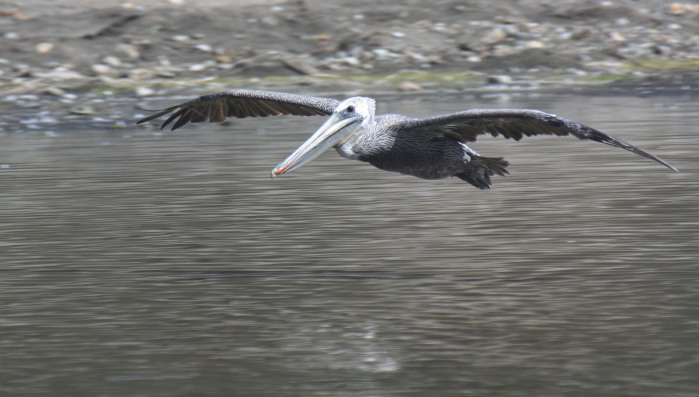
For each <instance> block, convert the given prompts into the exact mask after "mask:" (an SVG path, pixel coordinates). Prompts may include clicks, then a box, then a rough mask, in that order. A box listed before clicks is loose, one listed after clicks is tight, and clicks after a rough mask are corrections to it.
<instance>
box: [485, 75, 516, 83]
mask: <svg viewBox="0 0 699 397" xmlns="http://www.w3.org/2000/svg"><path fill="white" fill-rule="evenodd" d="M486 83H487V84H512V77H510V76H508V75H504V74H503V75H492V76H488V78H487V79H486Z"/></svg>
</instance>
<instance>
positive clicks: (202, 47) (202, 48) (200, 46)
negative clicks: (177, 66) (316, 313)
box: [194, 44, 213, 52]
mask: <svg viewBox="0 0 699 397" xmlns="http://www.w3.org/2000/svg"><path fill="white" fill-rule="evenodd" d="M194 48H196V49H197V50H199V51H203V52H212V51H213V48H211V46H210V45H208V44H197V45H195V46H194Z"/></svg>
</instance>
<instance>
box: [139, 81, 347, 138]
mask: <svg viewBox="0 0 699 397" xmlns="http://www.w3.org/2000/svg"><path fill="white" fill-rule="evenodd" d="M339 104H340V102H339V101H337V100H335V99H330V98H319V97H312V96H305V95H296V94H287V93H285V92H273V91H258V90H231V91H226V92H219V93H216V94H211V95H204V96H201V97H199V98H197V99H193V100H191V101H189V102H185V103H181V104H179V105H175V106H172V107H169V108H167V109H162V110H157V111H156V113H154V114H151V115H150V116H147V117H144V118H142V119H141V120H138V122H137V124H141V123H145V122H147V121H151V120H154V119H157V118H158V117H160V116H164V115H166V114H169V113H172V114H171V115H170V116H169V117H168V119H167V120H165V122H164V123H163V124H162V125H161V126H160V129H163V128H165V127H167V126H168V125H169V124H170V123H172V122H173V121H175V120H177V121H175V124H174V125H173V126H172V130H173V131H174V130H176V129H178V128H180V127H182V126H183V125H185V124H187V123H199V122H203V121H208V122H211V123H218V122H221V121H223V120H225V119H226V117H235V118H239V119H242V118H245V117H267V116H278V115H294V116H327V115H330V114H332V112H333V111H334V110H335V108H336V107H337V105H339Z"/></svg>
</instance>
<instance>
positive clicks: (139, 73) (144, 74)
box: [128, 68, 155, 81]
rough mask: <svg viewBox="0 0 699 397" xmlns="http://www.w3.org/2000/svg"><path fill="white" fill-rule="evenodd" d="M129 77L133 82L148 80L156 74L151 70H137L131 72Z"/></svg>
mask: <svg viewBox="0 0 699 397" xmlns="http://www.w3.org/2000/svg"><path fill="white" fill-rule="evenodd" d="M128 76H129V78H130V79H131V80H137V81H141V80H148V79H151V78H153V77H154V76H155V72H154V71H152V70H150V69H144V68H136V69H131V70H129V73H128Z"/></svg>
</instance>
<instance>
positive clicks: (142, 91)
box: [135, 87, 155, 97]
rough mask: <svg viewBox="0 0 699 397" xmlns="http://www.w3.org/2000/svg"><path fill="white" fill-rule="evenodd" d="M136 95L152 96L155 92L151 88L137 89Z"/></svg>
mask: <svg viewBox="0 0 699 397" xmlns="http://www.w3.org/2000/svg"><path fill="white" fill-rule="evenodd" d="M135 93H136V96H138V97H144V96H151V95H153V94H155V90H153V89H152V88H150V87H137V88H136V90H135Z"/></svg>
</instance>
